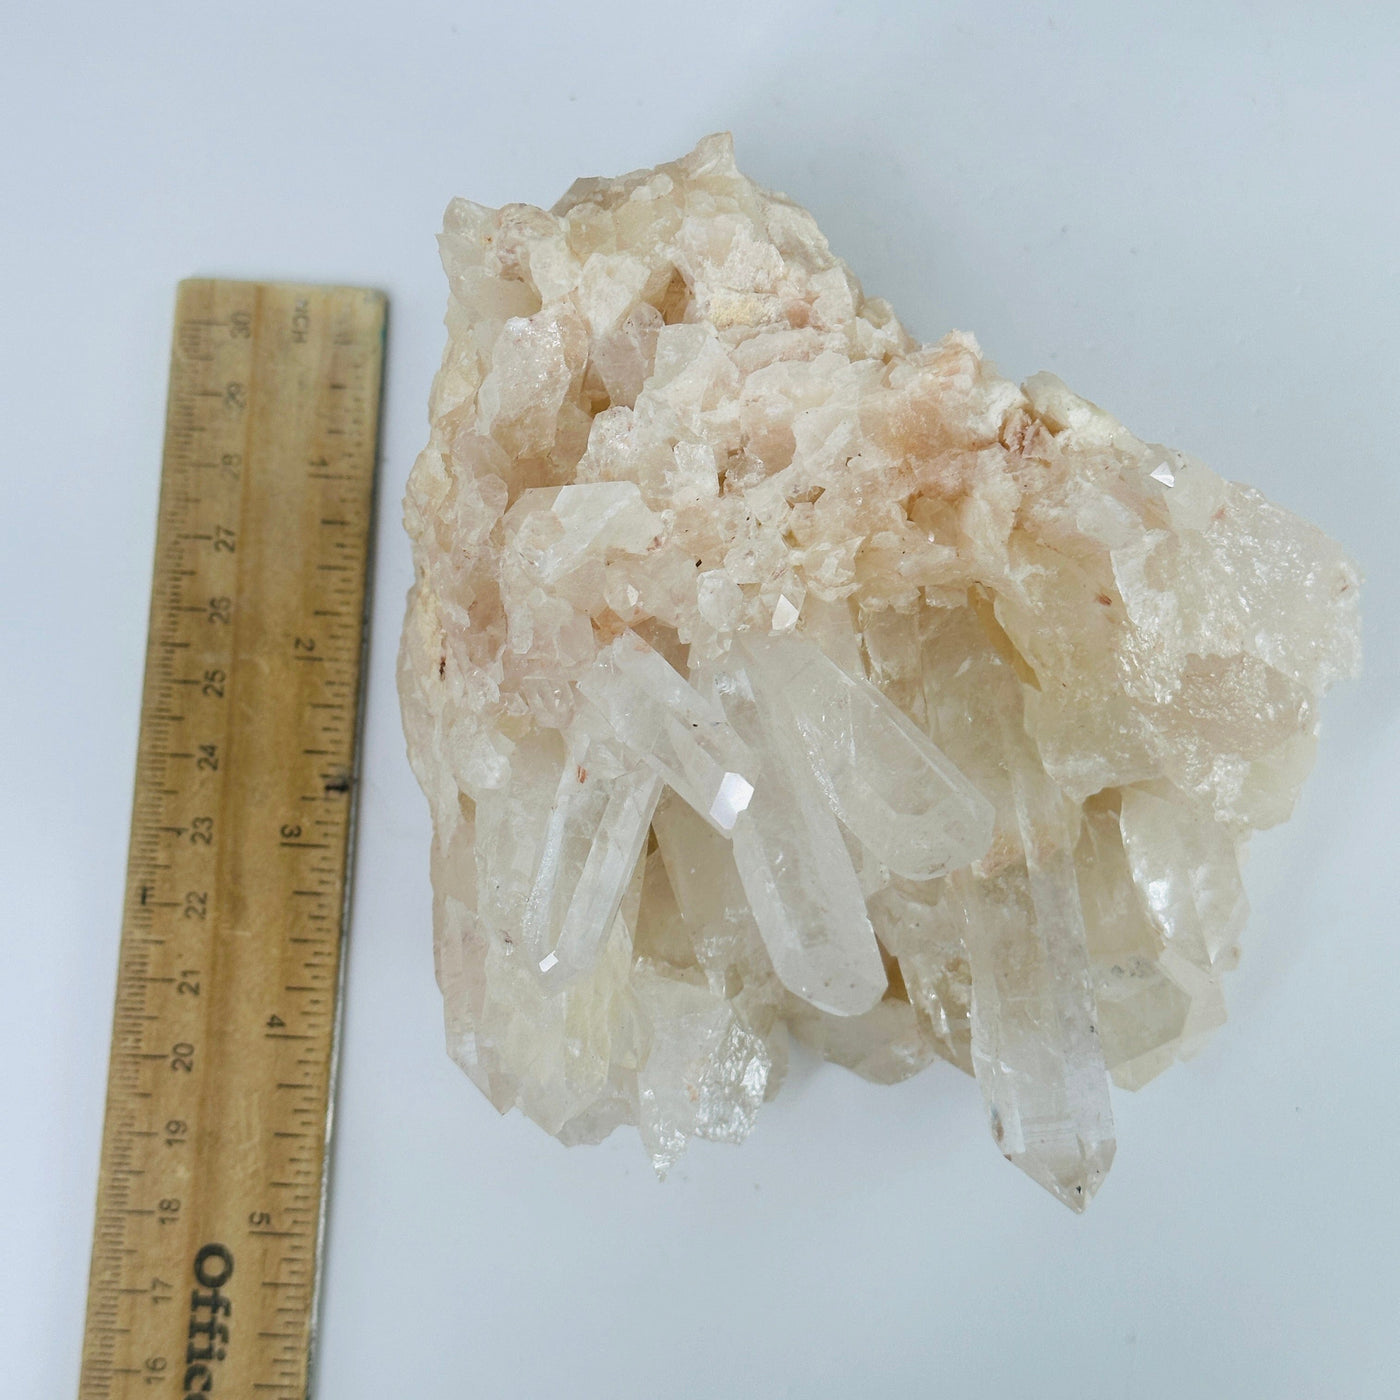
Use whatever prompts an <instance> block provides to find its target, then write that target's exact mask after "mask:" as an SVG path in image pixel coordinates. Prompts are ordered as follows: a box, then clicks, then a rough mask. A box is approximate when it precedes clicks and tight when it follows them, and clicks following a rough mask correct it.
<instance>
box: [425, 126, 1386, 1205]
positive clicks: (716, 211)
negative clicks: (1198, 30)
mask: <svg viewBox="0 0 1400 1400" xmlns="http://www.w3.org/2000/svg"><path fill="white" fill-rule="evenodd" d="M441 247H442V257H443V264H444V266H445V268H446V271H447V276H448V281H449V284H450V288H451V297H450V301H449V307H448V314H447V327H448V345H447V351H446V354H445V355H444V358H443V363H442V368H441V370H440V372H439V374H438V376H437V378H436V380H435V382H434V385H433V392H432V403H431V415H432V437H431V440H430V442H429V445H428V447H427V448H426V449H425V450H424V452H423V453H422V455H421V456H420V457H419V459H418V462H417V464H416V465H415V467H414V470H413V473H412V476H411V478H410V481H409V488H408V498H407V502H406V524H407V528H408V531H409V534H410V535H411V537H412V540H413V546H414V560H415V566H416V579H415V582H414V585H413V589H412V592H411V594H410V597H409V607H408V618H407V621H406V624H405V628H404V635H403V644H402V650H401V655H400V668H399V674H400V690H401V695H402V701H403V716H404V727H405V731H406V734H407V737H408V746H409V754H410V758H411V760H412V763H413V766H414V771H415V772H416V774H417V776H418V779H419V781H420V783H421V784H422V786H423V789H424V791H425V793H426V794H427V796H428V800H429V803H430V805H431V808H432V814H433V822H434V828H435V839H434V845H433V858H432V872H433V884H434V889H435V893H436V900H435V921H436V946H437V970H438V979H439V982H440V984H441V987H442V992H443V997H444V1002H445V1007H446V1020H447V1034H448V1045H449V1049H450V1051H451V1053H452V1055H453V1057H454V1058H455V1059H456V1060H457V1061H458V1062H459V1063H460V1064H461V1065H462V1067H463V1068H464V1069H465V1070H466V1071H467V1073H468V1074H470V1075H471V1076H472V1078H473V1079H474V1080H475V1081H476V1083H477V1084H478V1085H479V1086H480V1087H481V1089H482V1091H483V1092H484V1093H486V1094H487V1096H488V1097H489V1098H490V1099H491V1101H492V1102H493V1103H494V1104H495V1105H496V1106H497V1108H498V1109H500V1110H501V1111H503V1112H504V1111H505V1110H507V1109H509V1108H511V1107H519V1108H521V1109H522V1110H523V1111H524V1112H525V1113H527V1114H528V1115H529V1116H530V1117H531V1118H533V1119H534V1120H535V1121H536V1122H538V1123H539V1124H540V1125H541V1126H543V1127H544V1128H545V1129H547V1130H548V1131H549V1132H551V1133H554V1134H556V1135H557V1136H558V1137H559V1138H560V1139H561V1140H563V1141H564V1142H566V1143H575V1142H593V1141H597V1140H599V1139H600V1138H602V1137H603V1136H605V1135H606V1134H608V1133H609V1132H611V1131H612V1130H613V1129H614V1128H616V1127H618V1126H619V1125H621V1124H624V1123H633V1124H636V1125H637V1127H638V1129H639V1131H640V1133H641V1136H642V1140H643V1142H644V1144H645V1146H646V1149H647V1151H648V1152H649V1153H650V1155H651V1157H652V1160H653V1162H654V1163H655V1165H656V1167H657V1169H658V1171H664V1170H666V1168H668V1167H669V1166H670V1165H671V1164H672V1163H674V1162H675V1160H676V1159H677V1157H678V1156H679V1154H680V1153H681V1151H682V1150H683V1149H684V1146H685V1143H686V1141H687V1140H688V1139H689V1138H690V1137H693V1136H702V1137H708V1138H712V1139H717V1140H721V1141H731V1142H737V1141H739V1140H740V1139H742V1138H743V1137H744V1136H745V1135H746V1134H747V1133H748V1132H749V1130H750V1129H751V1127H752V1126H753V1123H754V1118H755V1114H756V1113H757V1110H758V1108H759V1106H760V1104H761V1103H762V1101H763V1100H764V1099H765V1097H769V1096H771V1095H772V1094H773V1093H774V1092H775V1091H776V1090H777V1088H778V1085H779V1083H780V1081H781V1078H782V1075H783V1071H784V1068H785V1066H786V1064H787V1061H788V1054H789V1040H790V1037H796V1038H797V1040H798V1041H799V1042H801V1043H802V1044H804V1045H806V1046H808V1047H809V1048H811V1049H813V1050H815V1051H816V1052H817V1053H819V1054H822V1055H825V1056H826V1057H828V1058H830V1059H832V1060H835V1061H837V1062H838V1063H840V1064H843V1065H846V1066H848V1067H850V1068H851V1069H853V1070H855V1071H856V1072H857V1073H859V1074H862V1075H864V1076H866V1077H867V1078H869V1079H872V1080H875V1081H878V1082H881V1083H889V1082H893V1081H895V1080H898V1079H901V1078H904V1077H906V1076H907V1075H909V1074H912V1073H914V1072H916V1071H917V1070H919V1069H921V1068H923V1067H924V1066H925V1065H927V1064H929V1063H930V1062H931V1061H932V1060H934V1059H935V1058H941V1059H943V1060H946V1061H948V1062H950V1063H951V1064H953V1065H956V1066H958V1067H959V1068H961V1069H963V1070H965V1071H968V1072H971V1073H973V1074H975V1075H976V1077H977V1080H978V1082H979V1084H980V1086H981V1088H982V1093H983V1098H984V1101H985V1104H986V1110H987V1116H988V1120H989V1122H990V1125H991V1129H992V1133H993V1136H994V1138H995V1140H996V1142H997V1144H998V1146H999V1147H1000V1149H1001V1150H1002V1152H1003V1153H1004V1154H1005V1155H1006V1156H1007V1157H1008V1158H1010V1159H1011V1160H1012V1161H1013V1162H1015V1163H1016V1164H1017V1165H1018V1166H1020V1167H1021V1168H1022V1169H1023V1170H1024V1171H1025V1172H1027V1173H1028V1174H1029V1175H1030V1176H1031V1177H1032V1178H1033V1179H1034V1180H1036V1181H1038V1182H1040V1183H1041V1184H1042V1185H1044V1186H1045V1187H1046V1188H1047V1189H1048V1190H1050V1191H1052V1192H1053V1193H1054V1194H1055V1195H1056V1196H1057V1197H1058V1198H1059V1199H1061V1200H1062V1201H1064V1202H1065V1203H1066V1204H1068V1205H1070V1206H1071V1207H1073V1208H1074V1209H1077V1210H1078V1209H1083V1207H1084V1206H1085V1205H1086V1204H1087V1202H1088V1201H1089V1199H1090V1198H1091V1197H1092V1195H1093V1193H1094V1191H1095V1190H1096V1188H1097V1187H1098V1185H1099V1183H1100V1182H1101V1181H1102V1179H1103V1176H1104V1174H1105V1173H1106V1172H1107V1170H1108V1168H1109V1165H1110V1163H1111V1162H1112V1159H1113V1154H1114V1148H1115V1139H1114V1128H1113V1115H1112V1108H1111V1105H1110V1102H1109V1084H1110V1080H1113V1081H1116V1082H1117V1083H1118V1084H1119V1085H1120V1086H1124V1087H1128V1088H1137V1087H1140V1086H1141V1085H1143V1084H1145V1083H1146V1082H1147V1081H1148V1080H1150V1079H1152V1078H1153V1077H1154V1076H1155V1075H1157V1074H1159V1073H1160V1072H1161V1071H1162V1070H1163V1069H1165V1068H1166V1067H1167V1066H1168V1065H1170V1064H1171V1063H1172V1062H1173V1061H1174V1060H1175V1059H1177V1058H1178V1057H1180V1056H1182V1055H1185V1054H1190V1053H1192V1052H1193V1051H1194V1050H1196V1049H1197V1048H1198V1047H1199V1046H1200V1044H1201V1043H1202V1041H1203V1039H1204V1038H1205V1037H1206V1036H1207V1035H1208V1034H1209V1033H1210V1032H1211V1031H1212V1030H1214V1029H1215V1028H1216V1027H1217V1026H1219V1025H1220V1024H1221V1022H1222V1021H1223V1020H1224V1016H1225V1003H1224V998H1223V995H1222V987H1221V979H1222V975H1223V973H1224V972H1225V971H1227V970H1229V968H1230V967H1232V966H1233V965H1234V962H1235V961H1236V959H1237V957H1238V938H1239V935H1240V932H1241V930H1242V928H1243V925H1244V920H1245V900H1244V892H1243V886H1242V883H1241V879H1240V857H1241V854H1242V852H1243V849H1244V845H1245V842H1246V840H1247V838H1248V836H1249V834H1250V832H1251V831H1252V830H1254V829H1256V828H1260V827H1264V826H1268V825H1271V824H1273V823H1276V822H1279V821H1281V820H1283V819H1284V818H1286V817H1287V816H1288V814H1289V812H1290V810H1291V808H1292V805H1293V802H1294V800H1295V798H1296V795H1297V792H1298V788H1299V785H1300V783H1301V781H1302V779H1303V777H1304V776H1305V775H1306V772H1307V769H1308V767H1309V766H1310V764H1311V761H1312V757H1313V750H1314V740H1315V734H1316V727H1317V699H1318V696H1319V695H1320V694H1321V693H1322V692H1323V691H1324V690H1325V689H1326V688H1327V687H1328V686H1329V685H1331V684H1332V683H1333V682H1334V681H1336V680H1338V679H1339V678H1342V677H1345V676H1348V675H1350V674H1352V673H1353V672H1354V671H1355V670H1356V668H1357V665H1358V663H1359V642H1358V625H1357V594H1358V577H1357V572H1356V570H1355V568H1354V566H1353V565H1352V564H1351V562H1350V561H1349V560H1348V559H1347V557H1346V555H1345V554H1344V553H1343V552H1342V550H1341V549H1340V548H1339V547H1338V546H1337V545H1336V544H1334V543H1333V542H1332V541H1331V540H1329V539H1328V538H1327V537H1326V536H1325V535H1323V534H1322V533H1321V532H1320V531H1319V530H1317V529H1315V528H1314V527H1313V526H1311V525H1309V524H1307V523H1306V522H1305V521H1302V520H1300V519H1298V518H1297V517H1295V516H1293V515H1290V514H1289V513H1288V512H1287V511H1285V510H1282V509H1280V508H1279V507H1277V506H1274V505H1272V504H1270V503H1269V502H1268V501H1266V500H1264V499H1263V497H1261V496H1260V495H1259V493H1258V492H1256V491H1254V490H1252V489H1250V488H1249V487H1245V486H1239V485H1235V484H1232V483H1230V482H1228V481H1225V480H1223V479H1222V478H1221V477H1219V476H1217V475H1216V474H1215V473H1214V472H1212V471H1211V470H1210V469H1209V468H1208V467H1206V466H1205V465H1204V464H1203V463H1201V462H1199V461H1197V460H1196V459H1195V458H1193V457H1190V456H1188V455H1186V454H1184V453H1181V452H1177V451H1175V450H1172V449H1170V448H1165V447H1161V446H1157V445H1154V444H1150V443H1145V442H1142V441H1140V440H1139V439H1137V438H1135V437H1134V436H1133V435H1132V434H1130V433H1129V432H1128V431H1127V430H1126V429H1125V428H1123V427H1122V425H1120V424H1119V423H1117V422H1116V421H1115V420H1114V419H1113V418H1111V417H1110V416H1109V415H1108V414H1107V413H1105V412H1103V411H1102V410H1101V409H1099V408H1097V407H1096V406H1095V405H1093V404H1091V403H1089V402H1088V401H1086V400H1085V399H1082V398H1080V397H1078V396H1077V395H1075V394H1073V393H1071V392H1070V390H1069V389H1067V388H1066V387H1065V386H1064V385H1063V384H1062V383H1060V381H1059V380H1057V379H1056V378H1054V376H1052V375H1046V374H1040V375H1036V376H1034V377H1033V378H1032V379H1030V380H1029V381H1027V382H1026V383H1025V384H1024V385H1022V386H1020V387H1017V386H1016V385H1014V384H1012V383H1010V382H1008V381H1007V380H1005V379H1003V378H1002V377H1001V376H1000V375H998V374H997V373H996V371H995V369H994V368H993V367H992V365H991V364H990V363H989V362H988V361H987V360H986V359H984V358H983V356H982V354H981V351H980V350H979V348H978V346H977V343H976V342H975V341H974V340H973V339H972V337H971V336H969V335H965V334H961V333H954V334H951V335H948V336H945V337H944V339H942V340H941V341H939V342H937V343H936V344H933V345H920V344H919V343H917V342H916V341H915V340H914V339H913V338H911V337H910V335H909V334H908V333H907V332H906V331H905V330H904V328H903V327H902V326H901V325H900V323H899V321H898V320H897V319H896V318H895V316H894V314H893V313H892V312H891V310H890V308H889V307H888V306H887V305H886V304H885V303H884V302H882V301H879V300H877V299H874V298H869V297H866V296H865V295H864V294H863V292H862V291H861V289H860V286H859V285H858V284H857V282H856V281H855V279H854V278H853V277H852V275H851V273H850V272H849V271H848V269H847V268H846V267H845V265H844V264H843V263H841V262H840V261H839V260H838V259H837V258H836V257H835V256H834V255H833V254H832V253H831V251H830V250H829V248H828V247H827V243H826V240H825V239H824V238H823V237H822V235H821V233H820V231H819V230H818V229H817V227H816V224H815V223H814V222H813V220H812V218H811V216H810V215H809V214H807V213H806V212H805V211H804V210H802V209H800V208H798V207H797V206H796V205H794V204H793V203H792V202H791V201H789V200H787V199H785V198H784V197H782V196H781V195H776V194H771V193H769V192H766V191H764V190H762V189H760V188H759V187H757V186H756V185H754V184H753V183H752V182H751V181H750V180H748V179H746V178H745V177H744V176H743V175H741V174H740V173H739V172H738V171H737V170H736V168H735V165H734V160H733V154H732V150H731V146H730V142H729V140H728V138H727V137H724V136H714V137H709V138H707V139H706V140H704V141H702V142H701V143H700V144H699V146H697V147H696V149H695V150H694V151H693V152H691V154H690V155H688V156H686V157H685V158H684V159H682V160H679V161H676V162H674V163H672V164H670V165H665V166H661V167H659V168H658V169H656V170H646V171H639V172H637V173H634V174H632V175H627V176H624V177H622V178H620V179H616V180H582V181H579V182H578V183H577V184H575V185H574V187H573V188H572V189H571V190H570V191H569V192H568V194H567V195H565V197H564V198H563V200H561V201H560V203H559V204H558V205H556V206H555V208H554V209H553V210H552V211H550V212H545V211H544V210H541V209H535V208H532V207H529V206H526V205H509V206H507V207H506V208H504V209H499V210H493V209H485V208H482V207H480V206H478V205H475V204H470V203H468V202H466V201H465V200H456V201H454V202H453V203H452V205H451V206H450V207H449V209H448V211H447V217H446V222H445V227H444V230H443V234H442V239H441Z"/></svg>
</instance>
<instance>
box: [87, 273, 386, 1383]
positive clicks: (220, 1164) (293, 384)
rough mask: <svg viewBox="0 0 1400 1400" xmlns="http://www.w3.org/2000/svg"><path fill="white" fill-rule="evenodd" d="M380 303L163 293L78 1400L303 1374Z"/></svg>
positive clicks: (192, 285)
mask: <svg viewBox="0 0 1400 1400" xmlns="http://www.w3.org/2000/svg"><path fill="white" fill-rule="evenodd" d="M383 323H384V306H383V301H382V298H380V297H379V296H377V295H376V294H373V293H368V292H364V291H359V290H355V289H329V288H317V287H290V286H277V285H264V284H254V283H236V282H210V281H204V282H187V283H184V284H182V286H181V289H180V295H179V302H178V306H177V312H176V329H175V346H174V352H173V356H172V364H171V378H170V393H169V407H168V414H167V426H166V442H165V464H164V471H163V476H162V490H161V504H160V515H159V522H158V529H157V544H156V562H155V582H154V586H153V589H152V601H151V616H150V633H149V640H148V651H147V666H146V682H145V691H144V697H143V702H142V716H141V739H140V745H139V751H138V758H137V775H136V796H135V803H134V808H133V816H132V835H131V851H130V859H129V867H128V881H127V893H126V903H125V910H124V923H123V932H122V946H121V954H120V959H119V969H118V987H117V1001H116V1010H115V1016H114V1022H113V1035H112V1055H111V1065H110V1071H109V1084H108V1100H107V1119H106V1129H105V1133H104V1139H103V1149H102V1176H101V1183H100V1186H99V1199H98V1209H97V1222H96V1231H95V1237H94V1248H93V1262H92V1275H91V1283H90V1289H89V1301H88V1318H87V1331H86V1345H85V1350H84V1356H83V1368H82V1377H81V1383H80V1394H81V1396H82V1397H84V1400H86V1398H87V1397H98V1396H102V1397H112V1396H124V1395H135V1394H143V1395H160V1396H167V1395H168V1396H184V1395H186V1394H205V1393H218V1392H225V1393H239V1394H252V1393H254V1392H256V1393H259V1394H266V1395H269V1396H288V1397H291V1396H298V1397H299V1396H302V1395H304V1394H305V1392H306V1385H307V1371H308V1352H309V1346H310V1332H311V1326H312V1319H313V1311H314V1303H315V1284H316V1265H317V1251H318V1245H319V1234H320V1229H321V1218H322V1216H321V1212H322V1195H323V1180H324V1171H325V1139H326V1124H327V1121H328V1105H329V1094H330V1089H331V1078H332V1072H333V1054H334V1036H335V1026H336V1008H337V1001H338V982H339V976H340V966H341V937H342V932H343V912H344V900H345V891H346V872H347V862H348V854H349V850H348V848H349V837H350V831H351V803H352V800H353V792H354V767H355V741H356V731H357V711H358V702H359V688H360V673H361V662H362V655H361V653H362V631H363V617H364V605H365V591H366V562H367V555H368V543H369V526H370V517H371V509H372V487H373V469H374V455H375V446H376V437H377V428H378V408H379V390H380V375H381V360H382V336H383Z"/></svg>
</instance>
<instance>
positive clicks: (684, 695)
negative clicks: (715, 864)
mask: <svg viewBox="0 0 1400 1400" xmlns="http://www.w3.org/2000/svg"><path fill="white" fill-rule="evenodd" d="M578 688H579V691H580V692H581V693H582V694H583V695H584V696H585V697H586V698H587V699H588V700H589V701H590V702H591V703H592V704H593V705H594V706H595V707H596V709H597V710H598V712H599V714H601V715H602V716H603V718H604V719H605V720H606V721H607V723H608V726H609V727H610V728H611V730H612V732H613V733H614V734H615V735H616V736H617V738H618V739H619V740H620V741H621V742H622V743H623V744H625V745H626V746H627V748H628V749H629V750H630V751H631V752H632V753H633V754H635V755H636V756H637V758H638V759H639V760H640V761H641V762H643V763H645V764H647V765H649V766H650V767H651V768H652V769H653V771H654V772H655V773H656V774H657V776H658V777H660V778H661V779H662V780H663V781H664V782H665V783H667V784H668V785H669V786H670V787H672V788H674V789H675V790H676V792H677V793H679V794H680V796H681V797H683V798H684V799H685V800H686V801H687V802H689V803H690V805H691V806H692V807H694V808H695V810H696V811H697V812H699V813H700V815H701V816H702V817H704V818H705V820H706V821H707V822H709V823H710V824H711V825H712V826H713V827H714V828H715V829H716V830H717V831H719V832H722V833H723V834H724V835H726V836H727V835H728V834H729V833H730V832H732V831H733V830H734V824H735V822H736V821H737V820H738V817H739V814H740V813H741V812H743V810H744V809H745V807H747V805H748V803H749V800H750V798H751V796H752V794H753V790H754V783H753V778H752V776H751V775H752V774H753V773H754V772H755V771H756V769H757V760H756V758H755V757H754V755H753V754H752V753H750V752H749V751H748V749H747V748H745V746H744V745H743V743H742V742H741V741H740V740H739V738H738V736H737V735H736V734H735V732H734V730H733V728H732V727H731V726H730V725H729V724H728V723H727V722H726V720H725V718H724V715H723V714H722V713H721V712H720V711H719V709H718V708H717V707H716V706H715V705H714V704H713V702H708V701H706V699H705V698H704V697H703V696H702V695H700V693H699V692H698V691H696V689H695V688H694V687H693V686H692V685H690V683H689V682H688V681H686V680H685V679H684V678H683V677H682V676H680V675H679V674H678V673H677V672H676V671H675V670H674V669H673V668H672V666H671V665H670V663H669V662H668V661H667V660H666V658H665V657H663V656H661V655H660V654H659V653H658V652H656V651H653V650H652V648H651V647H649V646H648V645H647V644H646V642H644V641H643V640H642V639H641V638H640V637H638V636H637V635H636V634H635V633H633V632H625V633H623V635H622V636H620V637H619V638H618V639H617V640H616V641H615V642H613V643H612V645H611V646H608V647H605V648H604V649H603V650H602V651H601V652H600V653H599V654H598V658H597V660H596V661H595V662H594V664H593V666H592V668H591V669H590V670H589V671H588V672H587V674H586V675H585V676H584V677H583V678H582V679H581V680H580V681H579V683H578Z"/></svg>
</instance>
